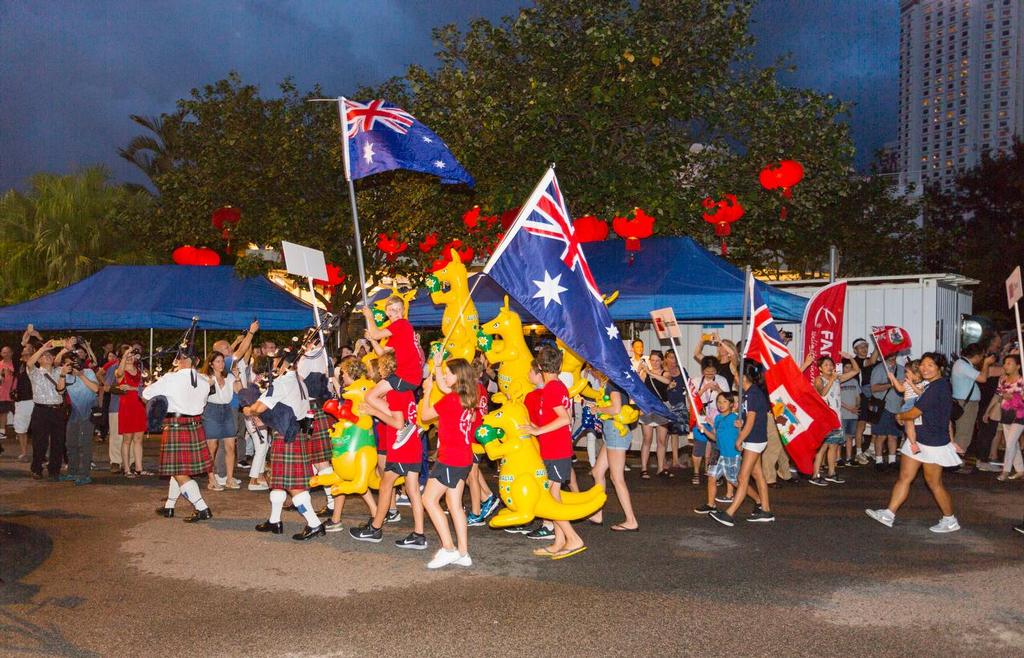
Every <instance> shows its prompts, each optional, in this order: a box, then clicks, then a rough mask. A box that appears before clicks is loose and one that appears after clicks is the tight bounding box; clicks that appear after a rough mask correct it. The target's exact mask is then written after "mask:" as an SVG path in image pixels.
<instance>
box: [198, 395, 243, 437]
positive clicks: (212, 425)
mask: <svg viewBox="0 0 1024 658" xmlns="http://www.w3.org/2000/svg"><path fill="white" fill-rule="evenodd" d="M203 431H204V432H206V438H207V439H209V440H211V441H214V440H216V441H223V440H224V439H233V438H235V436H236V435H237V434H238V427H237V426H236V425H235V410H234V409H232V408H231V405H230V404H214V403H213V402H207V403H206V409H204V410H203Z"/></svg>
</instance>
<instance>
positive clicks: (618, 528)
mask: <svg viewBox="0 0 1024 658" xmlns="http://www.w3.org/2000/svg"><path fill="white" fill-rule="evenodd" d="M611 529H612V532H640V526H637V527H635V528H627V527H625V526H624V525H622V524H621V523H616V524H615V525H613V526H612V528H611Z"/></svg>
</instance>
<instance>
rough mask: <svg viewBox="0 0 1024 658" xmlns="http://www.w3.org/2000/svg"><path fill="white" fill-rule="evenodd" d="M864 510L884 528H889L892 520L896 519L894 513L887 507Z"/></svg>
mask: <svg viewBox="0 0 1024 658" xmlns="http://www.w3.org/2000/svg"><path fill="white" fill-rule="evenodd" d="M864 512H865V513H866V514H867V515H868V516H870V517H871V518H873V519H874V520H875V521H878V522H879V523H881V524H882V525H884V526H885V527H886V528H891V527H892V524H893V521H895V520H896V515H895V514H893V513H892V512H890V511H889V510H887V509H866V510H864Z"/></svg>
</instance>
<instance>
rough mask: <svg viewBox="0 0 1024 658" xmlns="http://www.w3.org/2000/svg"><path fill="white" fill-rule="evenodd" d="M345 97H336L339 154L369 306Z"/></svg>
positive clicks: (367, 304) (364, 291)
mask: <svg viewBox="0 0 1024 658" xmlns="http://www.w3.org/2000/svg"><path fill="white" fill-rule="evenodd" d="M345 114H346V112H345V99H344V98H343V97H342V96H339V97H338V118H339V119H340V120H341V155H342V160H343V161H344V163H345V180H346V181H347V182H348V199H349V202H350V203H351V204H352V233H353V236H354V237H355V241H356V264H357V266H358V267H359V290H360V291H361V292H362V294H363V306H365V307H367V308H369V307H370V300H369V299H367V297H366V271H365V270H364V269H363V238H362V236H361V235H360V234H359V210H358V209H357V208H356V188H355V185H353V184H352V170H351V169H350V168H349V160H348V121H347V120H346V119H345Z"/></svg>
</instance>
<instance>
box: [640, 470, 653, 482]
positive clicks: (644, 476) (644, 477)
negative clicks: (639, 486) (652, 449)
mask: <svg viewBox="0 0 1024 658" xmlns="http://www.w3.org/2000/svg"><path fill="white" fill-rule="evenodd" d="M640 479H641V480H650V479H651V474H650V473H648V472H647V471H640Z"/></svg>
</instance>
